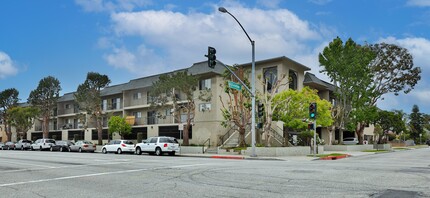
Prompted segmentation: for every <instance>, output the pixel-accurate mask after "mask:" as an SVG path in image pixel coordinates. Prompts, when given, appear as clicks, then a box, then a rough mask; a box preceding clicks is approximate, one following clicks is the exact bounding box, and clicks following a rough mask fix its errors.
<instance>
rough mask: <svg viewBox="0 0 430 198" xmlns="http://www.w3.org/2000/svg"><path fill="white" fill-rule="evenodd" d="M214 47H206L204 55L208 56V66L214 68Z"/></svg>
mask: <svg viewBox="0 0 430 198" xmlns="http://www.w3.org/2000/svg"><path fill="white" fill-rule="evenodd" d="M215 54H216V49H215V48H213V47H208V55H206V57H208V66H209V67H210V68H212V69H213V68H215V65H216V55H215Z"/></svg>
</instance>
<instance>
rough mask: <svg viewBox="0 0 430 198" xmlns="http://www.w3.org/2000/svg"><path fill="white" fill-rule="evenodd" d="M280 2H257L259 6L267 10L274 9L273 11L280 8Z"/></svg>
mask: <svg viewBox="0 0 430 198" xmlns="http://www.w3.org/2000/svg"><path fill="white" fill-rule="evenodd" d="M280 2H281V1H280V0H270V1H267V0H257V4H259V5H261V6H264V7H266V8H272V9H273V8H278V7H279V3H280Z"/></svg>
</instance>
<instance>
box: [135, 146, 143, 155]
mask: <svg viewBox="0 0 430 198" xmlns="http://www.w3.org/2000/svg"><path fill="white" fill-rule="evenodd" d="M136 154H137V155H142V150H141V149H140V147H137V148H136Z"/></svg>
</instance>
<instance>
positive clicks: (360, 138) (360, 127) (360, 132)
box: [355, 123, 366, 145]
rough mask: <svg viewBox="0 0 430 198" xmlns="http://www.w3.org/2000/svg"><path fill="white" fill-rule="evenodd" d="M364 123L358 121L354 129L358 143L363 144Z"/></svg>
mask: <svg viewBox="0 0 430 198" xmlns="http://www.w3.org/2000/svg"><path fill="white" fill-rule="evenodd" d="M365 126H366V125H365V124H364V123H358V126H357V128H356V130H355V133H356V134H357V137H358V144H360V145H361V144H363V138H364V137H363V131H364V127H365Z"/></svg>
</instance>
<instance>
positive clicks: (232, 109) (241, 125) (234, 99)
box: [219, 65, 251, 147]
mask: <svg viewBox="0 0 430 198" xmlns="http://www.w3.org/2000/svg"><path fill="white" fill-rule="evenodd" d="M227 67H230V69H231V70H232V71H233V72H234V73H235V74H236V75H237V76H238V77H239V79H241V80H242V81H243V82H244V83H245V84H246V85H247V86H248V87H249V80H248V78H246V76H248V75H247V74H248V73H247V71H246V70H245V69H244V68H243V67H238V66H236V65H235V66H233V67H232V66H227ZM223 78H224V83H223V84H221V85H220V86H221V88H223V89H224V92H225V93H226V94H227V98H222V96H221V95H220V96H219V99H220V102H221V111H222V114H223V117H224V120H223V122H222V123H221V124H222V126H224V127H227V126H231V125H234V126H236V127H237V129H238V132H239V142H238V143H239V147H245V146H246V142H245V132H246V128H247V126H250V120H251V95H250V93H249V92H248V91H247V90H246V89H242V90H240V91H238V90H236V89H232V88H230V87H229V86H228V81H233V82H238V80H237V79H236V77H234V75H233V74H231V73H230V72H229V71H228V70H224V73H223Z"/></svg>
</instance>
